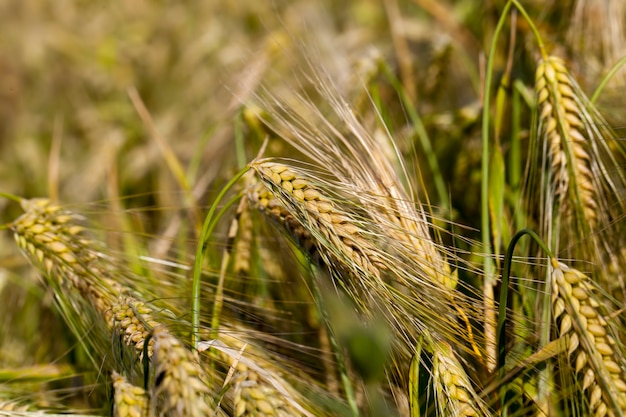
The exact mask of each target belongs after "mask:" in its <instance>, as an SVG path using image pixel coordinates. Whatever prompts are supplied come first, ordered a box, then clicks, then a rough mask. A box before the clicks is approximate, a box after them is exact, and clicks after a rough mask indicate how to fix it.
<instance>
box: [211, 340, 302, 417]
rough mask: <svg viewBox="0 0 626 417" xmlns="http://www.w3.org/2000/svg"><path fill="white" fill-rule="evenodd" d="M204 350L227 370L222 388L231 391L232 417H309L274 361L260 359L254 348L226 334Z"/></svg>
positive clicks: (261, 355)
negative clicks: (230, 386) (230, 389)
mask: <svg viewBox="0 0 626 417" xmlns="http://www.w3.org/2000/svg"><path fill="white" fill-rule="evenodd" d="M206 346H207V347H210V348H211V352H212V353H213V354H214V355H215V356H217V357H218V358H219V360H220V361H222V362H224V363H225V364H226V366H228V367H230V369H229V372H228V376H227V378H226V380H225V382H224V384H225V385H226V384H231V385H232V387H233V388H232V392H231V397H232V404H233V406H232V409H233V412H232V414H233V416H234V417H242V416H259V417H265V416H267V417H270V416H283V417H287V416H306V417H312V416H313V414H312V413H311V412H310V411H308V409H309V408H311V406H310V404H307V400H306V398H304V397H303V396H302V395H301V394H299V393H297V392H296V390H294V388H293V387H292V386H291V384H290V383H289V382H288V381H286V380H285V378H283V376H282V374H283V372H281V371H280V368H279V367H277V366H276V361H275V360H270V359H268V358H266V357H264V355H263V353H262V351H260V350H259V349H258V348H257V347H255V346H253V345H250V344H247V343H244V342H243V341H241V340H239V339H237V338H235V337H233V336H230V335H228V334H226V333H220V335H219V338H218V339H217V340H213V341H211V342H207V343H206Z"/></svg>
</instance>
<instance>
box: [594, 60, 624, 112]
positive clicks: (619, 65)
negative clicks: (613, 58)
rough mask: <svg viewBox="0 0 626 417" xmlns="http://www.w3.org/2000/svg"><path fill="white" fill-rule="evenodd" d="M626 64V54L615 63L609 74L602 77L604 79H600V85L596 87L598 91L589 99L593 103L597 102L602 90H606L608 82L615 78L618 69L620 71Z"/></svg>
mask: <svg viewBox="0 0 626 417" xmlns="http://www.w3.org/2000/svg"><path fill="white" fill-rule="evenodd" d="M625 64H626V56H624V57H623V58H622V59H620V60H619V61H617V63H616V64H615V65H613V67H612V68H611V70H610V71H609V72H608V74H606V75H605V76H604V78H602V81H600V85H598V87H597V88H596V91H594V92H593V95H592V96H591V98H590V99H589V100H590V101H591V102H592V103H595V102H596V100H597V99H598V97H599V96H600V93H601V92H602V90H604V87H606V85H607V83H608V82H609V81H610V80H611V78H613V76H614V75H615V74H616V73H617V71H619V70H620V68H622V67H623V66H624V65H625Z"/></svg>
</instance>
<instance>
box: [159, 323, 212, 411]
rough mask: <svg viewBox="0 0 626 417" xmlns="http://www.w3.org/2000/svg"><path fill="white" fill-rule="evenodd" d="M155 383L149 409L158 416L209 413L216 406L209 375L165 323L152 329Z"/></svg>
mask: <svg viewBox="0 0 626 417" xmlns="http://www.w3.org/2000/svg"><path fill="white" fill-rule="evenodd" d="M152 339H153V340H154V354H153V356H152V364H153V366H154V369H155V370H154V384H153V387H152V391H151V395H150V402H151V405H150V409H151V410H153V411H154V412H155V414H156V415H157V416H173V417H187V416H209V415H213V414H214V410H213V409H212V407H211V406H209V403H212V397H211V392H210V390H209V387H208V381H207V379H206V378H207V375H206V373H205V371H204V370H203V369H202V368H201V367H200V364H199V363H198V361H197V360H196V359H195V358H194V356H193V355H192V353H191V351H189V350H188V349H187V348H186V347H185V346H183V344H182V343H181V342H180V341H179V340H178V339H177V338H176V337H175V336H174V335H172V334H171V333H170V332H169V331H168V330H167V329H166V328H165V327H163V326H158V327H156V328H155V329H154V330H153V333H152Z"/></svg>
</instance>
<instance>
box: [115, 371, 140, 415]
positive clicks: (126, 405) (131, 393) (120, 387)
mask: <svg viewBox="0 0 626 417" xmlns="http://www.w3.org/2000/svg"><path fill="white" fill-rule="evenodd" d="M111 380H112V381H113V390H114V393H113V402H114V405H113V416H114V417H147V416H148V414H147V413H148V395H147V393H146V391H145V390H144V389H143V388H141V387H138V386H135V385H133V384H131V383H130V382H128V380H127V379H126V378H125V377H123V376H122V375H120V374H118V373H117V372H113V373H112V374H111Z"/></svg>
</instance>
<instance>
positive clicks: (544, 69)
mask: <svg viewBox="0 0 626 417" xmlns="http://www.w3.org/2000/svg"><path fill="white" fill-rule="evenodd" d="M535 90H536V93H537V104H538V105H539V120H540V123H541V132H542V134H543V135H544V137H545V138H546V141H547V144H548V155H549V164H550V172H551V178H552V184H553V187H554V192H555V197H556V198H557V200H558V205H559V206H560V207H561V212H563V213H567V212H568V211H569V212H570V214H571V211H574V212H576V211H578V210H580V212H581V214H582V218H583V219H584V220H585V221H586V222H587V223H588V225H589V229H593V227H594V226H595V225H596V224H597V221H598V217H597V214H596V210H597V208H598V202H597V199H598V197H597V195H596V188H595V187H594V179H593V176H592V167H591V163H592V161H591V156H590V150H589V143H588V140H587V138H586V137H585V134H584V130H583V129H584V123H583V120H582V117H581V115H582V114H583V109H582V108H581V104H580V103H579V101H578V95H577V93H576V87H575V86H574V84H573V79H572V77H571V76H570V74H569V72H568V71H567V68H566V67H565V64H564V62H563V61H562V60H561V59H559V58H556V57H552V56H551V57H548V58H546V59H544V60H542V61H541V62H540V63H539V66H538V67H537V74H536V80H535ZM572 204H573V207H572ZM589 229H587V231H588V230H589Z"/></svg>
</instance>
